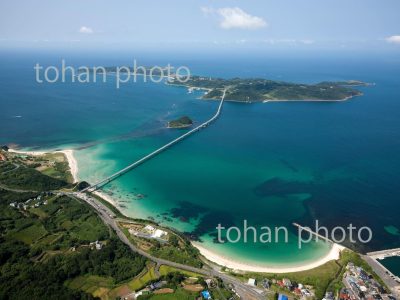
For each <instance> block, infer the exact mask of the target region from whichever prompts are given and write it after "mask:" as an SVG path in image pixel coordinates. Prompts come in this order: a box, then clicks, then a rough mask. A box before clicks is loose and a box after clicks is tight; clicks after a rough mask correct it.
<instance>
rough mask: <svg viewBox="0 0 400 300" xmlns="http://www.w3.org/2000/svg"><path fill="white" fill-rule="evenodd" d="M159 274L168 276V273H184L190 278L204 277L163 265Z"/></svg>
mask: <svg viewBox="0 0 400 300" xmlns="http://www.w3.org/2000/svg"><path fill="white" fill-rule="evenodd" d="M159 272H160V275H161V276H163V275H167V274H168V273H173V272H179V273H182V274H184V275H186V276H189V277H203V275H200V274H197V273H193V272H189V271H185V270H181V269H177V268H174V267H170V266H166V265H162V266H161V267H160V270H159Z"/></svg>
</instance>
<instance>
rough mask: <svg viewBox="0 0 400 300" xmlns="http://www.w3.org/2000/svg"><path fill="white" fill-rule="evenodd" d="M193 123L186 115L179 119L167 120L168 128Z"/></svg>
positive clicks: (187, 125)
mask: <svg viewBox="0 0 400 300" xmlns="http://www.w3.org/2000/svg"><path fill="white" fill-rule="evenodd" d="M192 125H193V121H192V120H191V119H190V118H189V117H187V116H184V117H180V118H179V119H176V120H172V121H169V122H168V125H167V127H168V128H186V127H190V126H192Z"/></svg>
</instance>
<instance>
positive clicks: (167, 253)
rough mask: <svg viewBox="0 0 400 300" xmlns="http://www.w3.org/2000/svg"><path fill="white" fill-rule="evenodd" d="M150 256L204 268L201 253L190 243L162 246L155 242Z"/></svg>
mask: <svg viewBox="0 0 400 300" xmlns="http://www.w3.org/2000/svg"><path fill="white" fill-rule="evenodd" d="M149 252H150V254H151V255H154V256H156V257H159V258H163V259H167V260H170V261H173V262H176V263H180V264H184V265H188V266H192V267H196V268H201V267H202V266H203V264H202V262H201V260H200V259H199V251H198V250H197V249H196V248H194V247H193V246H192V245H191V244H190V242H189V241H187V240H185V241H184V243H183V244H182V243H178V242H177V243H176V244H174V243H169V244H167V245H161V244H160V243H159V242H157V241H155V242H154V246H153V247H152V248H151V249H150V251H149Z"/></svg>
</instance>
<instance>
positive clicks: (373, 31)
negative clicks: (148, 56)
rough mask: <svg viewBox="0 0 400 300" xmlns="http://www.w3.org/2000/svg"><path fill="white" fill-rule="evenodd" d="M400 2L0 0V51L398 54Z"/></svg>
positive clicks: (375, 0) (363, 0)
mask: <svg viewBox="0 0 400 300" xmlns="http://www.w3.org/2000/svg"><path fill="white" fill-rule="evenodd" d="M399 12H400V1H399V0H385V1H382V0H324V1H322V0H302V1H296V0H259V1H254V0H253V1H252V0H246V1H228V0H220V1H216V0H214V1H197V0H193V1H181V0H168V1H166V0H147V1H137V0H126V1H102V0H97V1H94V0H79V1H77V0H69V1H66V0H60V1H54V0H41V1H30V0H12V1H11V0H1V2H0V48H9V47H44V48H52V47H61V48H91V47H101V48H112V47H121V46H124V47H127V48H129V47H142V48H146V47H150V48H153V47H170V48H174V47H179V48H181V49H182V48H188V49H189V48H195V47H196V48H199V47H200V48H202V47H205V48H213V47H214V48H226V47H232V48H235V47H237V48H246V47H247V48H257V49H282V48H305V49H320V48H324V49H325V48H329V49H347V48H348V49H365V48H371V49H375V48H379V49H381V48H393V49H399V50H400V17H399Z"/></svg>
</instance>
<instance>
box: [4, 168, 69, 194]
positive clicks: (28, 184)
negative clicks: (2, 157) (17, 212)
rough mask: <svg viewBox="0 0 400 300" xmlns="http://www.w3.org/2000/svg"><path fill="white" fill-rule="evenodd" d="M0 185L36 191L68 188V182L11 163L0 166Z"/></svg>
mask: <svg viewBox="0 0 400 300" xmlns="http://www.w3.org/2000/svg"><path fill="white" fill-rule="evenodd" d="M0 184H1V185H5V186H7V187H9V188H21V189H23V190H34V191H50V190H57V189H60V188H63V187H67V186H68V183H67V182H65V181H62V180H59V179H56V178H53V177H50V176H47V175H44V174H42V173H40V172H39V171H37V170H35V169H34V168H31V167H27V166H25V165H20V164H15V165H14V164H12V163H10V162H3V163H1V164H0Z"/></svg>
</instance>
